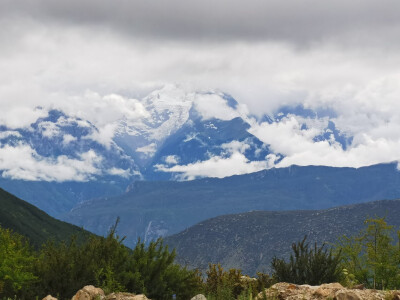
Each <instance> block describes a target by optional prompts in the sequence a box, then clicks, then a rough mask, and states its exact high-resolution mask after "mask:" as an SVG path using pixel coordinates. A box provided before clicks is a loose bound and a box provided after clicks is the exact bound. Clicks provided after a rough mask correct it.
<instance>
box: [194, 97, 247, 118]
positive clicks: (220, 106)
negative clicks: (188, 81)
mask: <svg viewBox="0 0 400 300" xmlns="http://www.w3.org/2000/svg"><path fill="white" fill-rule="evenodd" d="M194 105H195V107H196V109H197V111H198V112H199V113H200V114H201V115H202V117H203V119H204V120H208V119H212V118H216V119H221V120H232V119H233V118H236V117H239V114H238V112H237V111H236V110H234V109H233V108H231V107H229V106H228V103H227V101H226V100H225V99H223V98H222V97H221V96H220V95H216V94H196V96H195V99H194Z"/></svg>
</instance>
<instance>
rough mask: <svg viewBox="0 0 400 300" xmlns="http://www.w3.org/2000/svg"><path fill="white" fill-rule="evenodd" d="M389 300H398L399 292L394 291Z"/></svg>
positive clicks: (399, 297)
mask: <svg viewBox="0 0 400 300" xmlns="http://www.w3.org/2000/svg"><path fill="white" fill-rule="evenodd" d="M390 299H392V300H400V291H394V292H393V293H392V294H391V295H390Z"/></svg>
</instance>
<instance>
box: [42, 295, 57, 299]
mask: <svg viewBox="0 0 400 300" xmlns="http://www.w3.org/2000/svg"><path fill="white" fill-rule="evenodd" d="M42 300H57V298H54V297H53V296H52V295H47V296H46V297H44V298H43V299H42Z"/></svg>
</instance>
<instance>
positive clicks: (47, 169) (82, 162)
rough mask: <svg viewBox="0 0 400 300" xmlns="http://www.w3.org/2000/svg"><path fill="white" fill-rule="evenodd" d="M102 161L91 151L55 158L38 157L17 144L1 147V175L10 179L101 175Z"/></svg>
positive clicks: (80, 178) (71, 178)
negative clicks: (100, 165) (69, 156)
mask: <svg viewBox="0 0 400 300" xmlns="http://www.w3.org/2000/svg"><path fill="white" fill-rule="evenodd" d="M100 162H101V157H99V156H98V155H97V154H96V153H95V152H94V151H92V150H90V151H88V152H86V153H83V154H81V157H80V159H71V158H68V157H67V156H64V155H61V156H58V157H57V158H46V157H42V156H40V155H39V154H38V153H37V152H36V151H35V150H33V149H32V148H31V147H30V146H28V145H23V144H20V145H18V146H15V147H12V146H9V145H5V146H3V147H1V148H0V171H2V176H3V177H6V178H11V179H22V180H32V181H59V182H62V181H87V180H89V179H91V178H92V177H93V176H94V175H99V174H101V171H100V169H98V167H97V166H98V164H99V163H100Z"/></svg>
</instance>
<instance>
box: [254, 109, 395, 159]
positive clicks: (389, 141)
mask: <svg viewBox="0 0 400 300" xmlns="http://www.w3.org/2000/svg"><path fill="white" fill-rule="evenodd" d="M250 131H251V133H253V134H254V135H255V136H257V137H258V138H259V139H260V140H261V141H263V142H264V143H267V144H269V145H270V149H271V150H272V151H273V152H274V153H279V154H281V155H282V156H284V158H283V159H282V160H281V161H280V162H278V163H276V164H275V165H274V166H275V167H287V166H290V165H293V164H296V165H302V166H306V165H326V166H335V167H361V166H366V165H372V164H377V163H382V162H392V161H399V160H400V152H399V150H400V134H399V133H398V132H396V133H395V134H393V135H391V136H390V138H383V137H373V136H372V135H369V134H366V133H362V134H358V135H356V136H355V140H354V142H353V143H352V145H350V146H349V147H348V148H347V149H346V150H343V149H342V147H341V145H340V144H339V143H337V142H335V141H332V140H329V141H318V142H315V141H313V138H314V137H315V136H316V135H318V134H319V133H320V132H319V130H317V129H315V128H311V129H307V130H304V129H303V130H301V123H300V122H298V120H297V119H296V118H295V117H293V116H292V117H290V118H287V119H284V120H282V121H281V122H279V123H277V122H274V123H272V124H268V123H262V124H260V125H259V126H254V127H253V128H251V130H250ZM389 132H391V131H390V130H389ZM392 132H393V133H394V131H392Z"/></svg>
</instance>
